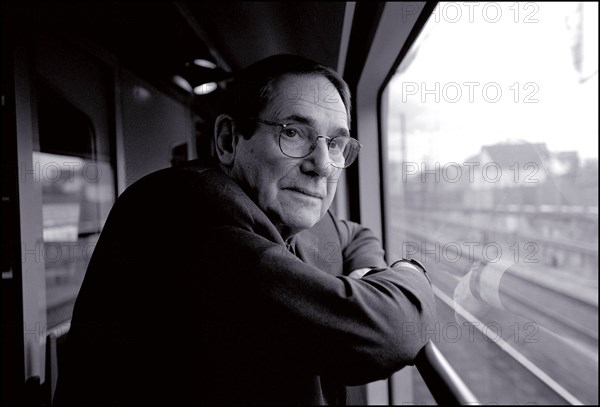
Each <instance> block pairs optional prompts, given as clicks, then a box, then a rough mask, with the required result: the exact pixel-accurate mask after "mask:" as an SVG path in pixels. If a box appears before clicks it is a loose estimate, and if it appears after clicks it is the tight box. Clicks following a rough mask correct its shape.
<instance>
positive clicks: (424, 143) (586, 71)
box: [389, 2, 598, 163]
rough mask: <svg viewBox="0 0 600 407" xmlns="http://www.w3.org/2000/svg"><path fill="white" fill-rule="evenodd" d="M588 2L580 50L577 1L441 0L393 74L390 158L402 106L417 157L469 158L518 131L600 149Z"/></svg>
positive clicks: (562, 147) (550, 142)
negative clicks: (460, 0)
mask: <svg viewBox="0 0 600 407" xmlns="http://www.w3.org/2000/svg"><path fill="white" fill-rule="evenodd" d="M472 4H477V3H472ZM582 7H583V15H584V17H583V20H582V21H581V22H582V30H581V33H582V35H581V36H580V37H579V38H580V39H581V41H580V42H579V43H580V44H581V53H579V54H578V53H576V52H575V53H574V52H573V50H572V48H573V47H574V46H576V44H578V40H577V38H578V37H577V32H578V31H577V29H576V25H577V22H578V13H577V12H576V10H577V3H510V2H509V3H492V4H490V5H488V6H486V3H478V5H477V6H473V5H471V6H467V4H466V3H440V4H439V5H438V8H437V9H436V12H435V13H434V15H432V16H431V18H430V20H429V21H428V23H427V26H426V28H425V29H424V31H423V33H422V35H421V36H420V38H419V42H418V43H417V44H415V48H414V49H416V57H415V58H414V59H413V60H412V61H411V63H410V64H409V66H408V67H403V66H401V67H400V70H402V73H401V74H397V75H396V76H395V77H394V78H393V79H392V81H391V82H390V89H389V91H390V92H389V93H390V99H389V100H390V104H389V112H390V127H389V134H390V158H391V159H392V160H394V159H395V160H399V159H400V118H401V117H402V115H403V116H404V117H405V118H406V122H405V126H406V137H407V138H406V143H407V156H406V158H407V159H408V160H411V161H417V162H422V161H426V162H436V161H439V162H441V163H446V162H451V161H455V162H463V161H464V160H465V159H466V158H468V157H469V156H472V155H474V154H476V153H478V152H479V150H480V148H481V146H482V145H488V144H495V143H498V142H506V141H518V140H522V141H527V142H545V143H546V145H547V146H548V148H549V149H550V150H551V151H577V152H578V153H579V155H580V157H582V158H597V157H598V74H597V70H598V4H597V3H585V4H584V5H583V6H582ZM417 46H418V48H416V47H417ZM575 55H583V60H582V61H580V66H581V69H580V70H577V69H576V66H575V65H576V63H575V62H574V61H575ZM584 78H588V79H586V80H585V81H584V82H581V80H583V79H584ZM465 83H469V84H465ZM436 86H437V87H436ZM425 91H428V92H429V93H427V92H425ZM498 92H501V93H498ZM436 97H437V98H438V101H437V102H436V100H435V98H436ZM422 98H425V99H426V102H425V103H423V102H422ZM526 101H529V102H532V103H526Z"/></svg>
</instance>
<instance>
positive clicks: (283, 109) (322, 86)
mask: <svg viewBox="0 0 600 407" xmlns="http://www.w3.org/2000/svg"><path fill="white" fill-rule="evenodd" d="M264 110H265V111H266V112H267V113H270V114H272V118H283V117H288V116H291V115H294V114H301V115H302V114H304V115H311V116H314V115H317V116H327V118H328V119H329V120H332V119H333V120H335V121H337V122H340V123H346V125H347V123H348V115H347V112H346V106H345V105H344V102H343V101H342V97H341V96H340V94H339V92H338V91H337V89H336V88H335V86H334V85H333V84H332V83H331V82H330V81H329V80H328V79H327V78H325V77H324V76H322V75H318V74H315V75H285V76H282V77H281V78H278V79H276V80H275V81H274V82H273V83H272V85H271V96H270V98H269V101H268V103H267V106H265V109H264Z"/></svg>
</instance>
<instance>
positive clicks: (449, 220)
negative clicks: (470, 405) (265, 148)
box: [386, 3, 598, 404]
mask: <svg viewBox="0 0 600 407" xmlns="http://www.w3.org/2000/svg"><path fill="white" fill-rule="evenodd" d="M474 4H477V6H476V7H475V6H473V5H474ZM597 14H598V11H597V4H591V3H473V4H471V5H469V6H468V5H467V4H466V3H465V4H463V3H439V4H438V6H437V8H436V10H435V12H434V13H433V15H432V16H431V17H430V19H429V21H428V22H427V24H426V26H425V28H424V29H423V31H422V33H421V35H420V36H419V38H418V40H417V41H416V43H415V44H414V45H413V47H412V48H411V50H410V51H409V53H408V55H407V57H406V58H405V60H404V62H403V63H402V64H401V65H400V66H399V68H398V70H397V72H396V74H395V76H394V77H393V78H392V80H391V81H390V84H389V85H388V88H387V97H388V99H387V106H388V117H387V134H388V137H389V140H388V145H389V151H387V152H386V154H387V157H386V158H387V174H388V180H389V184H388V186H387V188H388V191H389V193H388V202H387V207H388V210H389V212H390V216H389V218H390V219H391V221H390V224H389V230H388V235H389V236H390V240H391V245H390V248H391V252H392V253H391V256H390V257H391V258H393V257H399V256H405V257H412V258H415V259H417V260H419V261H422V262H423V263H424V264H425V265H426V267H427V268H428V270H429V271H430V274H431V275H432V280H433V282H434V285H435V290H436V294H437V297H438V299H439V301H438V308H439V311H440V317H441V320H440V326H439V327H433V328H432V330H431V332H429V333H428V334H429V335H431V339H432V340H434V342H436V343H438V345H439V347H440V349H441V350H442V352H444V354H445V355H447V357H448V359H449V361H450V362H451V363H452V364H453V365H454V366H455V368H456V370H457V371H458V372H459V373H460V374H461V376H462V377H463V379H464V380H465V382H466V383H467V384H468V385H469V386H470V387H471V389H472V390H473V391H474V393H475V395H476V396H477V397H479V399H480V401H481V402H482V403H501V404H515V403H518V404H523V403H536V404H538V403H544V404H565V403H567V402H571V403H577V402H583V403H589V404H596V403H597V402H598V385H597V381H598V115H597V111H598V74H597V70H598V54H597V37H598V20H597ZM415 394H416V395H417V400H415V401H416V402H420V401H421V402H429V401H432V399H431V398H430V396H429V395H427V392H426V391H423V390H422V389H418V388H417V389H416V390H415ZM419 398H420V399H419Z"/></svg>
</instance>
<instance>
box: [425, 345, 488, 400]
mask: <svg viewBox="0 0 600 407" xmlns="http://www.w3.org/2000/svg"><path fill="white" fill-rule="evenodd" d="M415 365H416V367H417V369H418V370H419V373H420V374H421V377H423V380H424V381H425V384H426V385H427V387H428V388H429V391H430V392H431V395H432V396H433V398H434V399H435V401H436V402H437V403H438V405H473V404H475V405H477V404H479V401H478V400H477V398H476V397H475V395H474V394H473V393H472V392H471V390H469V388H468V387H467V385H466V384H465V383H464V382H463V381H462V379H461V378H460V376H459V375H458V374H457V373H456V371H455V370H454V369H453V368H452V366H451V365H450V363H449V362H448V361H447V360H446V358H445V357H444V355H442V353H441V352H440V350H439V349H438V348H437V346H435V344H434V343H433V342H431V341H429V342H427V344H425V346H424V347H423V349H421V351H420V352H419V354H418V355H417V358H416V360H415Z"/></svg>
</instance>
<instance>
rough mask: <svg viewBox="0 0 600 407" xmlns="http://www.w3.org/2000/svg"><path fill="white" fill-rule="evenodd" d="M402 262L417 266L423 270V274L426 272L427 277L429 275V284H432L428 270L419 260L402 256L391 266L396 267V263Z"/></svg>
mask: <svg viewBox="0 0 600 407" xmlns="http://www.w3.org/2000/svg"><path fill="white" fill-rule="evenodd" d="M401 263H408V265H411V266H413V267H415V268H416V269H417V270H420V271H422V272H423V274H425V277H427V280H428V281H429V284H431V279H430V278H429V276H428V275H427V270H425V267H423V265H422V264H421V263H419V262H418V261H416V260H415V259H405V258H402V259H400V260H398V261H395V262H393V263H392V265H391V266H390V268H394V267H395V266H396V265H398V264H401Z"/></svg>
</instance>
